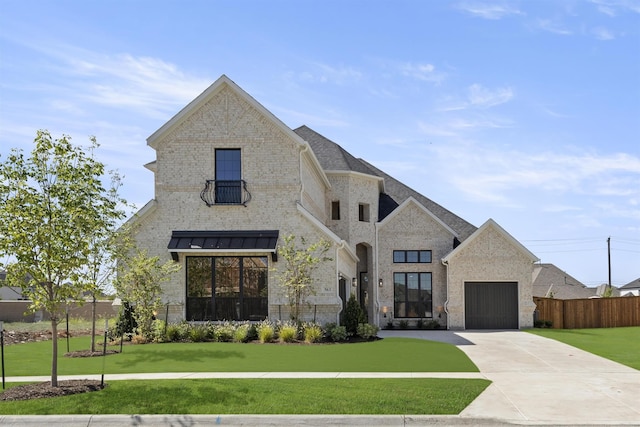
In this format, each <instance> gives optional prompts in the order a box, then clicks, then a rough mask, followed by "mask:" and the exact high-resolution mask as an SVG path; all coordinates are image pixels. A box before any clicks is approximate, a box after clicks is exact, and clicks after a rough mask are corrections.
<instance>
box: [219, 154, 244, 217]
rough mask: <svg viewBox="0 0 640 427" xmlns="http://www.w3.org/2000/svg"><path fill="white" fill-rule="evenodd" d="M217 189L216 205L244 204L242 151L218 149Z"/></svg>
mask: <svg viewBox="0 0 640 427" xmlns="http://www.w3.org/2000/svg"><path fill="white" fill-rule="evenodd" d="M215 187H216V188H215V203H220V204H225V203H227V204H241V203H242V202H243V201H242V166H241V157H240V149H236V148H234V149H226V148H225V149H216V180H215Z"/></svg>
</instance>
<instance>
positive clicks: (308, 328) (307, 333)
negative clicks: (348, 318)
mask: <svg viewBox="0 0 640 427" xmlns="http://www.w3.org/2000/svg"><path fill="white" fill-rule="evenodd" d="M302 328H303V331H304V341H305V342H306V343H309V344H311V343H314V342H318V341H320V340H321V339H322V335H323V333H322V328H321V327H320V325H318V324H316V323H305V324H304V325H303V326H302Z"/></svg>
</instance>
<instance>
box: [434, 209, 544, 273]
mask: <svg viewBox="0 0 640 427" xmlns="http://www.w3.org/2000/svg"><path fill="white" fill-rule="evenodd" d="M487 229H492V230H495V231H496V232H497V233H498V234H499V235H501V236H502V237H503V238H504V239H505V240H507V241H508V242H509V243H511V244H512V245H513V247H515V248H516V249H518V250H519V251H520V252H521V253H522V254H523V255H524V256H526V257H528V258H529V259H530V260H531V262H532V263H533V262H536V261H538V260H539V258H538V257H537V256H535V255H534V254H533V253H531V251H529V249H527V248H526V247H525V246H524V245H523V244H522V243H520V242H519V241H517V240H516V239H515V238H514V237H513V236H512V235H511V234H509V233H507V231H506V230H505V229H504V228H502V227H500V225H498V223H497V222H495V221H494V220H493V219H491V218H489V219H488V220H487V221H486V222H485V223H484V224H482V225H481V226H480V228H478V229H477V230H476V231H475V232H474V233H473V234H472V235H471V236H469V238H468V239H466V240H465V241H464V242H462V243H461V244H460V245H459V246H458V247H457V248H455V249H454V250H452V251H451V252H449V254H447V256H445V257H444V258H443V259H442V262H444V263H446V262H448V261H449V260H451V259H452V258H453V257H455V256H456V255H457V254H458V253H460V252H461V251H462V250H464V248H466V247H467V246H469V245H470V244H471V242H473V241H474V240H476V239H477V238H479V236H481V235H482V234H483V233H484V232H485V231H486V230H487Z"/></svg>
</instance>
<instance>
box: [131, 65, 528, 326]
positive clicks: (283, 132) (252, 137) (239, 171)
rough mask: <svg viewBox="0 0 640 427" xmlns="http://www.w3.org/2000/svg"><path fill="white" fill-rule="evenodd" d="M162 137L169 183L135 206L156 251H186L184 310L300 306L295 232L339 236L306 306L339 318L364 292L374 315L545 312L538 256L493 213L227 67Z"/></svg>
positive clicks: (145, 238)
mask: <svg viewBox="0 0 640 427" xmlns="http://www.w3.org/2000/svg"><path fill="white" fill-rule="evenodd" d="M147 142H148V145H149V146H150V147H152V148H153V149H154V150H155V152H156V160H155V161H153V162H151V163H149V164H147V165H146V167H147V168H148V169H149V170H151V171H152V172H153V173H154V180H155V196H154V199H153V200H152V201H150V202H149V203H148V204H147V205H146V206H144V207H143V208H142V209H141V210H140V211H139V212H138V214H137V215H136V216H135V217H134V218H133V219H132V220H131V221H132V222H133V223H135V224H136V240H137V242H138V244H139V246H140V247H142V248H145V249H147V250H148V252H149V253H150V254H151V255H160V256H161V257H163V258H167V259H170V258H172V259H173V260H174V261H175V262H178V263H180V264H181V265H182V267H183V268H182V269H181V271H180V272H179V273H176V274H175V275H174V276H173V277H171V280H170V281H169V282H168V283H167V284H166V285H165V286H164V299H165V302H167V303H168V304H170V308H171V311H170V316H169V317H170V320H177V319H186V320H188V321H205V320H260V319H264V318H271V319H274V320H277V319H283V320H286V319H288V318H289V306H288V304H287V300H286V299H285V297H284V295H283V293H282V291H281V289H280V287H279V283H278V280H277V277H278V274H279V271H281V269H282V268H283V266H282V264H283V263H282V262H281V261H282V260H280V262H279V260H278V253H277V250H278V244H279V242H281V239H282V237H283V236H287V235H294V236H297V237H304V238H305V239H306V241H307V242H313V241H317V240H320V239H324V240H327V241H329V242H330V243H331V245H332V247H331V249H330V251H329V253H328V256H329V257H330V258H331V261H325V262H323V263H321V264H320V265H319V267H318V269H317V270H316V271H315V273H314V274H315V281H314V286H315V295H313V296H311V297H310V298H309V301H308V302H309V306H308V307H307V306H305V307H304V316H303V317H304V318H305V319H307V320H313V319H315V320H316V321H318V322H319V323H326V322H337V321H339V319H340V316H341V313H342V311H343V310H344V307H345V304H346V300H347V299H348V298H349V296H350V295H351V294H355V295H356V297H357V299H358V301H359V302H360V304H361V305H362V306H363V307H364V308H366V310H367V313H368V316H369V321H370V322H371V323H374V324H377V325H380V326H381V327H384V326H386V324H387V323H388V322H389V321H394V322H396V323H397V322H398V321H401V320H407V321H409V322H410V323H411V322H415V321H417V320H419V319H422V320H423V321H427V320H435V321H437V322H439V323H440V324H441V325H442V326H443V327H447V328H452V329H462V328H467V329H471V328H474V329H475V328H513V329H517V328H524V327H530V326H532V323H533V311H534V308H535V306H534V304H533V301H532V273H533V267H534V265H533V264H534V262H535V261H537V258H536V257H535V256H534V255H533V254H532V253H530V252H529V251H528V250H527V249H526V248H525V247H524V246H522V245H521V244H520V243H519V242H518V241H516V240H515V239H514V238H513V237H511V236H510V235H509V234H508V233H507V232H506V231H505V230H503V229H502V228H501V227H500V226H499V225H498V224H497V223H495V222H494V221H493V220H488V221H487V222H486V223H485V224H484V225H482V226H481V227H480V228H476V227H474V226H473V225H471V224H469V223H468V222H467V221H465V220H464V219H462V218H460V217H458V216H457V215H455V214H453V213H452V212H450V211H448V210H447V209H445V208H444V207H442V206H440V205H438V204H436V203H435V202H433V201H431V200H430V199H428V198H427V197H425V196H423V195H421V194H419V193H418V192H416V191H414V190H412V189H411V188H409V187H407V186H406V185H404V184H402V183H401V182H399V181H397V180H395V179H394V178H393V177H391V176H389V175H387V174H385V173H384V172H383V171H381V170H379V169H377V168H376V167H374V166H372V165H371V164H369V163H367V162H366V161H364V160H362V159H357V158H355V157H353V156H352V155H351V154H349V153H348V152H346V151H345V150H344V149H343V148H342V147H340V146H339V145H338V144H336V143H334V142H332V141H330V140H329V139H327V138H325V137H323V136H322V135H319V134H318V133H316V132H314V131H313V130H311V129H309V128H308V127H306V126H302V127H300V128H298V129H295V130H292V129H289V128H288V127H287V126H286V125H284V123H282V122H281V121H280V120H279V119H278V118H277V117H275V116H274V115H273V114H272V113H271V112H269V111H268V110H267V109H265V108H264V107H263V106H262V105H260V104H259V103H258V102H257V101H256V100H255V99H253V98H252V97H251V96H250V95H249V94H247V93H246V92H244V91H243V90H242V89H241V88H240V87H238V86H237V85H236V84H235V83H234V82H233V81H231V80H230V79H229V78H227V77H226V76H222V77H220V78H219V79H218V80H217V81H216V82H215V83H213V84H212V85H211V86H210V87H209V88H208V89H207V90H205V91H204V92H203V93H202V94H201V95H199V96H198V97H197V98H196V99H194V100H193V101H192V102H191V103H189V104H188V105H187V106H186V107H185V108H184V109H182V111H180V112H179V113H178V114H176V115H175V116H174V117H173V118H172V119H171V120H169V121H168V122H167V123H166V124H165V125H163V126H162V127H161V128H160V129H158V130H157V131H156V132H155V133H154V134H152V135H151V136H150V137H149V138H148V140H147Z"/></svg>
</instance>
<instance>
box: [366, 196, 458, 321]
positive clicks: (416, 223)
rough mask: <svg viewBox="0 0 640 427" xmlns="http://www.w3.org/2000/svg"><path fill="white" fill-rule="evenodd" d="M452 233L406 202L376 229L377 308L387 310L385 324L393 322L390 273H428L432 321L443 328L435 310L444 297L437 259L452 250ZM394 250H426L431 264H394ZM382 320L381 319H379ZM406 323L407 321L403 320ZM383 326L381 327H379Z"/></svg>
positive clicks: (443, 273)
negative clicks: (377, 265) (385, 308)
mask: <svg viewBox="0 0 640 427" xmlns="http://www.w3.org/2000/svg"><path fill="white" fill-rule="evenodd" d="M453 237H454V236H453V234H451V232H450V231H449V230H447V229H446V228H444V227H443V226H442V225H441V224H440V223H439V222H437V221H436V220H435V219H434V218H433V217H432V216H431V215H429V214H428V213H426V212H425V211H424V210H423V209H422V208H420V207H418V206H417V205H416V204H413V203H410V204H408V205H406V206H405V207H404V208H403V209H402V210H401V211H399V212H397V213H395V214H394V215H393V216H392V217H389V218H388V220H386V221H385V222H384V223H383V224H381V226H380V227H379V229H378V257H379V259H378V263H379V268H380V272H379V274H380V277H381V278H382V280H383V286H382V287H381V288H379V289H378V292H379V297H378V298H379V302H380V309H381V307H383V306H387V307H389V309H388V310H389V312H388V313H387V318H386V319H384V321H385V322H386V321H387V320H389V319H394V317H393V316H394V315H395V314H394V313H393V306H394V304H393V302H394V289H393V273H402V272H405V273H416V272H419V273H421V272H430V273H431V284H432V292H433V294H432V298H433V300H432V301H433V314H434V317H433V320H437V321H439V322H440V323H441V324H442V326H445V325H446V318H445V315H444V314H443V315H442V317H438V313H436V308H437V307H438V306H443V305H444V302H445V300H446V298H447V272H446V269H445V266H444V265H442V263H441V262H440V260H441V259H442V258H443V257H444V256H445V255H447V254H448V253H449V252H451V250H452V249H453ZM394 250H430V251H431V263H427V264H424V263H418V264H409V263H406V264H405V263H397V264H396V263H394V262H393V251H394ZM381 318H382V317H381ZM407 320H409V319H407ZM381 326H385V325H381Z"/></svg>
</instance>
